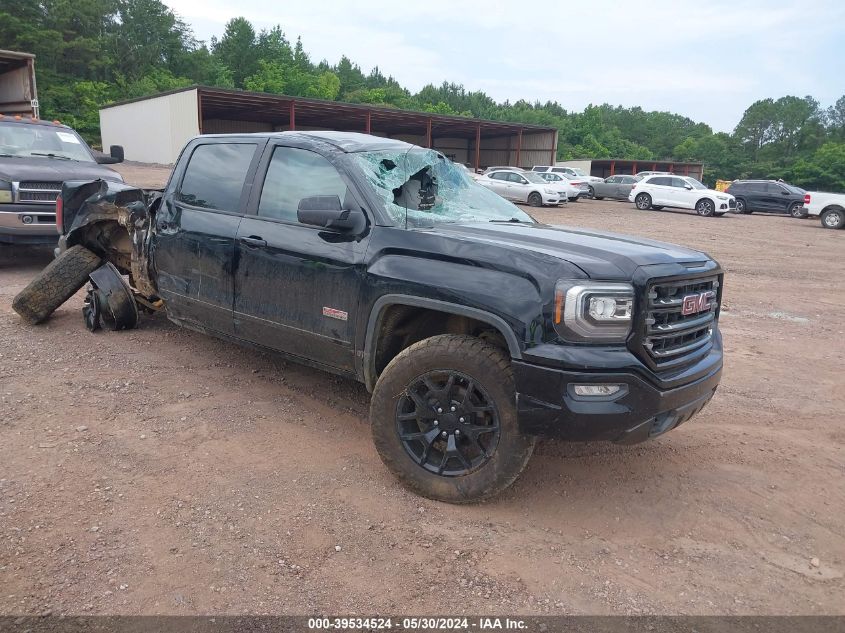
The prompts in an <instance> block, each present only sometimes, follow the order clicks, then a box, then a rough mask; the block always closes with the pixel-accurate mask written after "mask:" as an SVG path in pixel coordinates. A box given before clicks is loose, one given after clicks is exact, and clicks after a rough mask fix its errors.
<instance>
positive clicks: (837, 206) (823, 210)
mask: <svg viewBox="0 0 845 633" xmlns="http://www.w3.org/2000/svg"><path fill="white" fill-rule="evenodd" d="M834 209H835V210H836V211H845V209H843V208H842V207H841V206H840V205H838V204H829V205H827V206H826V207H825V208H824V209H822V210H821V213H824V212H825V211H833V210H834Z"/></svg>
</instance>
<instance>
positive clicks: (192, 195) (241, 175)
mask: <svg viewBox="0 0 845 633" xmlns="http://www.w3.org/2000/svg"><path fill="white" fill-rule="evenodd" d="M253 154H255V144H254V143H212V144H209V145H197V147H196V148H194V151H193V153H192V154H191V159H190V161H189V162H188V167H187V168H186V169H185V175H184V176H183V178H182V186H181V187H180V188H179V197H178V199H179V200H180V201H181V202H184V203H186V204H190V205H192V206H195V207H202V208H204V209H217V210H220V211H238V205H239V203H240V200H241V192H242V191H243V188H244V181H245V180H246V172H247V170H248V169H249V164H250V163H251V162H252V156H253Z"/></svg>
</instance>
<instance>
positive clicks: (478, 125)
mask: <svg viewBox="0 0 845 633" xmlns="http://www.w3.org/2000/svg"><path fill="white" fill-rule="evenodd" d="M480 163H481V123H476V124H475V171H478V169H479V167H480Z"/></svg>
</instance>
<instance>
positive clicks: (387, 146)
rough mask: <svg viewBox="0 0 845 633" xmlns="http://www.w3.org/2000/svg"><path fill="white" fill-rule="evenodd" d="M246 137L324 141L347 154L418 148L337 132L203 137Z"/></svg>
mask: <svg viewBox="0 0 845 633" xmlns="http://www.w3.org/2000/svg"><path fill="white" fill-rule="evenodd" d="M244 136H261V137H266V138H279V137H282V136H283V137H300V138H308V139H311V140H318V141H323V142H324V143H327V144H329V145H333V146H334V147H337V148H338V149H340V150H342V151H344V152H347V153H355V152H371V151H377V150H394V151H407V150H409V149H410V148H412V147H417V146H416V145H413V144H411V143H406V142H405V141H400V140H397V139H394V138H385V137H382V136H373V135H372V134H363V133H361V132H335V131H331V130H326V131H323V130H319V131H307V132H298V131H293V132H257V133H254V134H203V137H211V138H226V137H232V138H243V137H244Z"/></svg>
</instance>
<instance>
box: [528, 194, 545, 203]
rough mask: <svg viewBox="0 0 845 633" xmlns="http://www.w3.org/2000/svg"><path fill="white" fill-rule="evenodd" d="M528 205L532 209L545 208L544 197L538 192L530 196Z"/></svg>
mask: <svg viewBox="0 0 845 633" xmlns="http://www.w3.org/2000/svg"><path fill="white" fill-rule="evenodd" d="M528 204H530V205H531V206H532V207H542V206H543V196H541V195H540V194H539V193H537V192H536V191H535V192H534V193H532V194H531V195H530V196H528Z"/></svg>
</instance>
